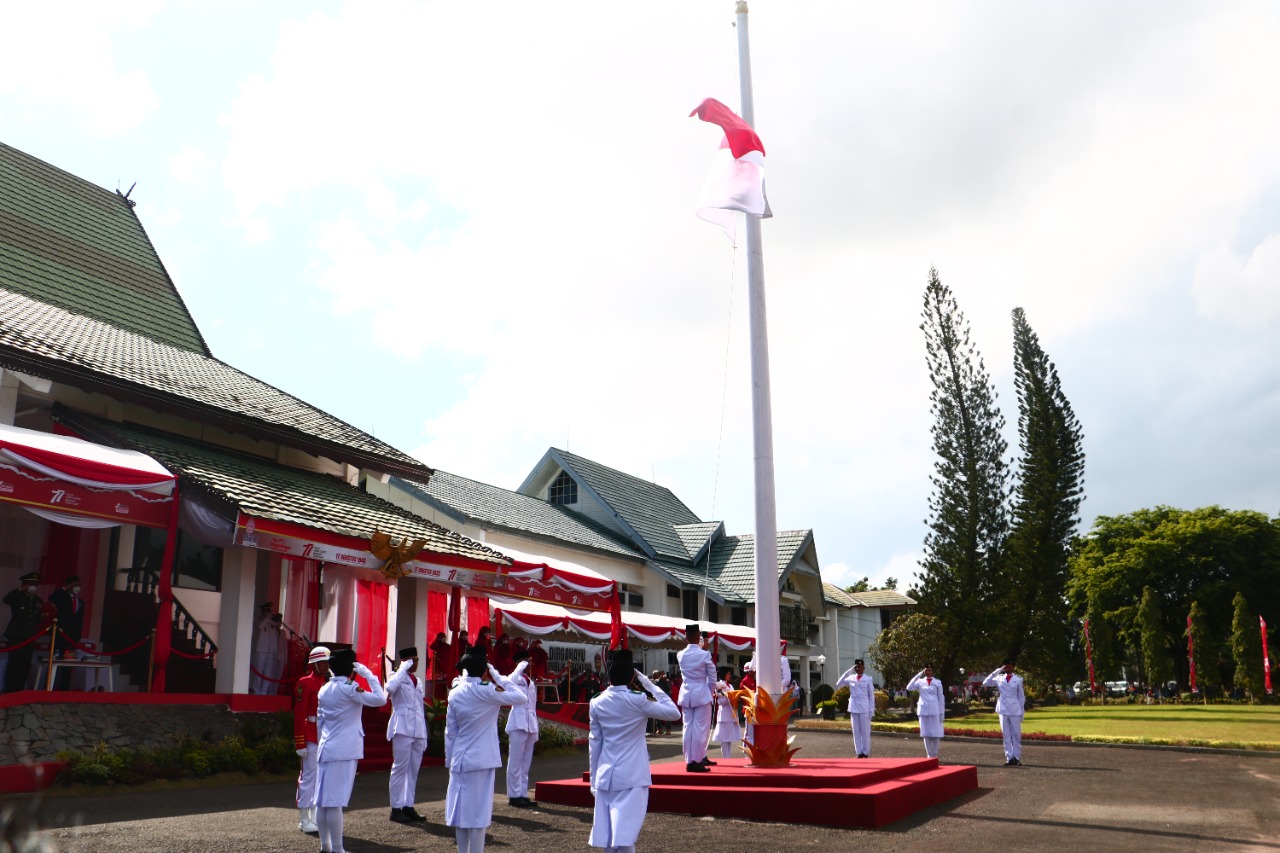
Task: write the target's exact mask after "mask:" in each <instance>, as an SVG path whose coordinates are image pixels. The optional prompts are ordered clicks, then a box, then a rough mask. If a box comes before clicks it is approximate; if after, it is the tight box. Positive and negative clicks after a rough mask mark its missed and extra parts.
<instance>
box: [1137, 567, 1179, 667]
mask: <svg viewBox="0 0 1280 853" xmlns="http://www.w3.org/2000/svg"><path fill="white" fill-rule="evenodd" d="M1138 626H1139V629H1140V630H1141V632H1142V668H1143V671H1144V673H1145V675H1146V679H1145V680H1146V683H1147V686H1149V687H1156V686H1160V685H1163V684H1164V683H1165V682H1167V681H1168V680H1169V679H1170V677H1172V675H1173V664H1172V661H1171V659H1170V656H1169V637H1168V635H1167V634H1166V633H1165V623H1164V617H1163V616H1161V614H1160V600H1159V598H1158V597H1157V595H1156V593H1155V591H1154V590H1153V589H1151V587H1149V586H1148V587H1143V589H1142V602H1141V604H1139V605H1138Z"/></svg>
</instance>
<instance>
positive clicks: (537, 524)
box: [404, 469, 644, 559]
mask: <svg viewBox="0 0 1280 853" xmlns="http://www.w3.org/2000/svg"><path fill="white" fill-rule="evenodd" d="M404 482H405V483H407V484H408V485H409V486H411V487H413V488H414V489H415V490H417V491H418V492H419V493H421V494H422V495H423V496H425V497H426V498H428V499H429V500H431V501H432V502H434V503H436V504H437V505H440V506H442V507H447V508H449V509H452V510H454V511H455V512H456V513H457V514H458V515H461V516H462V517H464V518H465V519H467V520H468V521H472V522H480V523H483V524H489V525H493V526H495V527H502V528H505V529H507V530H512V531H516V532H519V533H525V534H529V535H532V536H536V537H538V538H542V539H549V540H553V541H555V542H563V543H567V544H570V545H580V546H583V547H586V548H592V549H595V550H598V551H605V552H608V553H610V554H616V555H619V556H623V557H631V558H634V559H642V558H643V557H644V555H643V554H641V553H640V552H639V551H637V550H636V549H635V548H634V547H632V546H631V545H629V544H627V543H626V542H624V541H622V540H621V539H620V538H619V537H618V536H617V535H615V534H614V533H612V532H610V531H608V530H606V529H604V528H603V527H602V526H601V525H599V524H596V523H595V522H593V521H592V520H591V519H589V518H585V517H583V516H581V515H579V514H577V513H575V512H571V511H570V510H567V509H565V508H564V507H562V506H559V505H557V504H553V503H549V502H547V501H544V500H541V499H540V498H535V497H530V496H529V495H523V494H520V493H519V492H511V491H508V490H506V489H501V488H498V487H497V486H490V485H487V484H485V483H480V482H477V481H475V480H468V479H467V478H466V477H459V476H458V475H457V474H450V473H449V472H448V471H441V470H439V469H437V470H436V472H435V473H434V474H432V475H431V479H430V480H429V481H428V482H426V483H422V482H418V481H415V480H405V481H404Z"/></svg>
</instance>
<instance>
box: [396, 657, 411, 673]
mask: <svg viewBox="0 0 1280 853" xmlns="http://www.w3.org/2000/svg"><path fill="white" fill-rule="evenodd" d="M411 666H413V658H405V659H404V660H402V661H400V666H399V667H397V668H396V672H404V671H405V670H407V669H408V668H409V667H411Z"/></svg>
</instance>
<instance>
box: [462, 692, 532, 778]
mask: <svg viewBox="0 0 1280 853" xmlns="http://www.w3.org/2000/svg"><path fill="white" fill-rule="evenodd" d="M489 672H490V674H493V673H494V672H495V670H494V669H493V667H490V668H489ZM498 687H501V688H502V692H498ZM527 701H528V699H527V697H526V696H525V692H524V691H523V690H521V689H520V688H519V687H517V686H516V685H514V684H512V683H511V681H510V680H509V679H508V678H507V677H506V676H504V675H494V680H493V681H492V682H488V683H486V682H483V681H481V680H480V679H479V678H477V677H475V676H471V675H467V676H463V677H462V678H460V679H459V680H458V683H457V686H455V687H454V688H453V689H452V690H450V691H449V710H448V711H446V712H445V716H444V760H445V764H446V765H447V766H448V767H449V770H450V772H453V773H467V772H470V771H472V770H488V769H490V768H494V767H501V766H502V755H501V754H500V753H499V752H498V711H499V710H501V708H502V706H503V705H523V704H525V703H526V702H527Z"/></svg>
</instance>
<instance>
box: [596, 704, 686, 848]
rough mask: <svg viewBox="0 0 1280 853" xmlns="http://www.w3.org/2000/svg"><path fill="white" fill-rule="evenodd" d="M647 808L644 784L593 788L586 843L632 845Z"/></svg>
mask: <svg viewBox="0 0 1280 853" xmlns="http://www.w3.org/2000/svg"><path fill="white" fill-rule="evenodd" d="M705 707H710V706H709V705H708V706H705ZM648 811H649V789H648V787H639V788H623V789H622V790H621V791H596V813H595V820H593V821H592V822H591V837H590V838H589V839H588V841H587V843H588V844H590V845H591V846H592V847H607V848H613V847H634V846H635V843H636V839H637V838H639V837H640V827H642V826H644V816H645V813H646V812H648Z"/></svg>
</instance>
